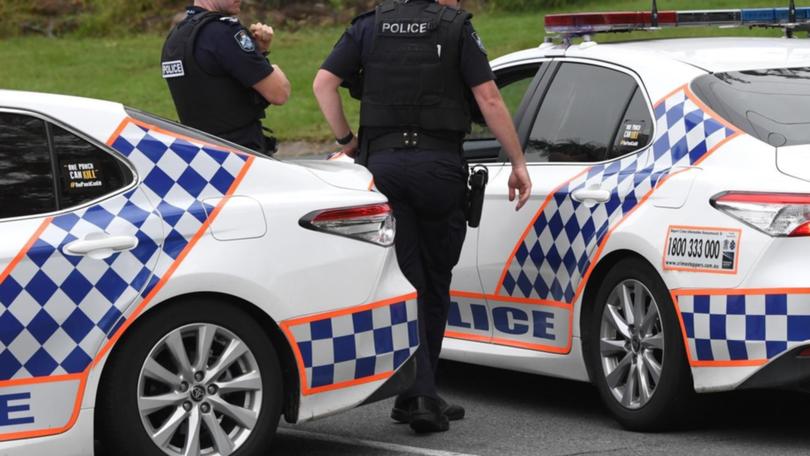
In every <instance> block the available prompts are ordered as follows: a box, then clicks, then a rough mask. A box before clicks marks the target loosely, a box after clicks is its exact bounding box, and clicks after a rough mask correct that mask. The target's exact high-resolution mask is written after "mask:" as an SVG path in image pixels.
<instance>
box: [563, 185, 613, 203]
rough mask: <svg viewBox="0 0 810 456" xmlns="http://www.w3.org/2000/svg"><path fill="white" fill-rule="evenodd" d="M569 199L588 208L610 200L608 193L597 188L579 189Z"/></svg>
mask: <svg viewBox="0 0 810 456" xmlns="http://www.w3.org/2000/svg"><path fill="white" fill-rule="evenodd" d="M571 198H573V199H574V201H579V202H580V203H584V204H585V205H586V206H589V207H590V206H593V205H595V204H596V203H606V202H608V201H609V200H610V191H609V190H605V189H602V188H598V187H596V188H581V189H579V190H575V191H574V192H572V193H571Z"/></svg>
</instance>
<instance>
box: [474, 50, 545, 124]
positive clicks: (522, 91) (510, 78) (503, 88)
mask: <svg viewBox="0 0 810 456" xmlns="http://www.w3.org/2000/svg"><path fill="white" fill-rule="evenodd" d="M539 68H540V65H539V64H532V65H528V66H522V67H518V68H509V69H506V70H503V71H500V72H498V73H497V75H496V77H497V79H496V81H495V82H496V83H497V84H498V89H499V90H500V92H501V97H502V98H503V101H504V103H505V104H506V108H507V109H508V110H509V114H511V115H512V117H514V116H515V113H516V112H517V110H518V108H519V107H520V103H521V102H522V101H523V97H524V96H525V95H526V91H527V90H529V87H530V86H531V83H532V80H533V79H534V77H535V76H536V75H537V71H538V70H539ZM473 102H474V101H473ZM466 139H467V140H489V139H495V135H493V134H492V132H491V131H490V130H489V127H487V125H486V123H484V121H483V119H482V118H479V119H476V121H475V122H473V124H472V128H471V130H470V133H469V134H468V135H467V138H466Z"/></svg>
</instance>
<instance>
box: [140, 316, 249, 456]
mask: <svg viewBox="0 0 810 456" xmlns="http://www.w3.org/2000/svg"><path fill="white" fill-rule="evenodd" d="M137 394H138V411H139V413H140V416H141V422H142V423H143V425H144V428H145V429H146V432H147V434H148V436H149V437H150V438H151V439H152V442H153V443H154V444H155V445H156V446H157V447H158V448H160V449H161V450H162V451H163V452H164V453H165V454H167V455H170V456H198V455H199V456H228V455H230V454H232V453H233V452H235V451H237V450H238V449H239V447H240V446H241V445H242V444H244V443H245V441H246V440H247V439H248V438H249V437H250V435H251V433H252V432H253V431H254V429H255V426H256V422H257V420H258V418H259V414H260V412H261V405H262V378H261V373H260V371H259V367H258V363H257V362H256V358H255V356H254V355H253V353H252V352H251V350H250V348H249V347H248V345H247V344H245V342H243V341H242V340H241V339H240V338H239V337H237V336H236V335H234V334H233V333H232V332H230V331H228V330H227V329H225V328H223V327H221V326H217V325H215V324H210V323H199V324H190V325H185V326H183V327H180V328H177V329H174V330H173V331H171V332H170V333H169V334H167V335H166V336H165V337H163V338H162V339H161V340H160V341H159V342H158V343H157V344H155V346H154V347H153V348H152V350H151V351H150V352H149V355H148V356H147V357H146V360H145V361H144V363H143V366H142V367H141V371H140V376H139V378H138V391H137Z"/></svg>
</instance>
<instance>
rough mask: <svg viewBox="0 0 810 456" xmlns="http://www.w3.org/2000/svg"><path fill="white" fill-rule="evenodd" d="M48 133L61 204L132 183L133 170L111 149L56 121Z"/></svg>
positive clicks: (70, 204) (75, 203) (81, 201)
mask: <svg viewBox="0 0 810 456" xmlns="http://www.w3.org/2000/svg"><path fill="white" fill-rule="evenodd" d="M51 135H52V138H53V149H54V154H55V156H56V161H57V169H58V173H59V198H60V205H59V206H60V207H63V208H68V207H73V206H79V205H82V204H84V203H87V202H90V201H92V200H94V199H97V198H99V197H101V196H104V195H107V194H110V193H113V192H115V191H117V190H120V189H122V188H124V187H126V186H128V185H129V184H131V183H132V180H133V176H132V173H131V172H130V171H129V169H127V167H126V166H125V165H124V164H123V163H122V162H121V161H120V160H118V159H116V158H114V157H113V156H112V155H111V154H110V153H108V152H105V151H103V150H101V149H99V148H98V147H96V146H94V145H93V144H91V143H89V142H87V141H85V140H84V139H82V138H80V137H78V136H76V135H74V134H73V133H71V132H69V131H67V130H65V129H63V128H61V127H58V126H56V125H51Z"/></svg>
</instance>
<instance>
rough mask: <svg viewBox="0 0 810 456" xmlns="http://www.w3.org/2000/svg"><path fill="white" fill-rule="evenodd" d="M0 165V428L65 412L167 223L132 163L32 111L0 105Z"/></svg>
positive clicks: (48, 420)
mask: <svg viewBox="0 0 810 456" xmlns="http://www.w3.org/2000/svg"><path fill="white" fill-rule="evenodd" d="M0 170H2V171H0V185H1V186H2V187H3V188H2V191H0V304H2V312H0V343H1V344H2V345H0V347H2V350H0V435H5V434H8V433H19V432H35V431H38V430H43V429H53V428H59V427H62V426H65V425H66V424H67V423H68V421H69V420H70V418H71V415H73V414H74V411H76V410H77V407H78V406H79V405H80V398H81V391H80V388H81V387H82V386H81V385H82V384H83V378H82V377H83V376H84V375H85V374H86V372H87V369H88V368H89V366H90V364H91V362H92V361H93V359H94V358H96V356H97V355H98V353H99V349H100V348H101V347H102V346H103V345H104V344H105V343H107V342H108V338H109V337H110V335H111V334H112V333H113V331H114V330H115V329H117V327H118V326H119V325H120V324H121V323H122V321H123V320H122V316H123V314H124V313H125V312H126V310H127V308H128V307H129V306H130V304H131V303H132V302H133V301H134V300H135V299H136V298H137V297H138V296H140V294H141V292H142V291H143V290H144V288H145V287H146V285H147V283H148V281H149V279H150V277H151V275H152V268H153V267H154V265H155V263H156V260H157V256H158V251H159V249H158V246H157V245H156V244H155V243H154V242H153V241H152V238H153V237H156V238H158V239H159V238H160V237H161V232H162V227H161V222H160V218H159V217H158V216H157V215H156V214H155V213H154V212H153V209H152V207H151V206H150V204H149V203H148V202H147V200H146V198H145V197H144V195H143V194H142V193H141V192H140V190H138V189H137V187H136V181H137V179H136V178H135V174H134V173H133V171H132V169H131V168H130V167H129V165H128V164H126V163H125V162H124V161H122V160H121V159H120V157H117V156H115V155H114V154H113V153H111V152H108V151H107V150H105V148H104V146H102V145H100V144H97V143H94V142H93V141H90V140H87V139H85V138H83V137H80V136H79V135H77V134H75V133H73V132H71V131H69V130H68V129H67V128H65V127H62V126H60V125H57V124H56V123H55V122H53V121H51V120H48V119H45V118H43V117H41V116H39V115H36V114H32V113H27V112H20V111H11V110H0ZM9 401H11V402H9ZM10 411H13V412H14V413H12V414H9V413H8V412H10Z"/></svg>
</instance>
